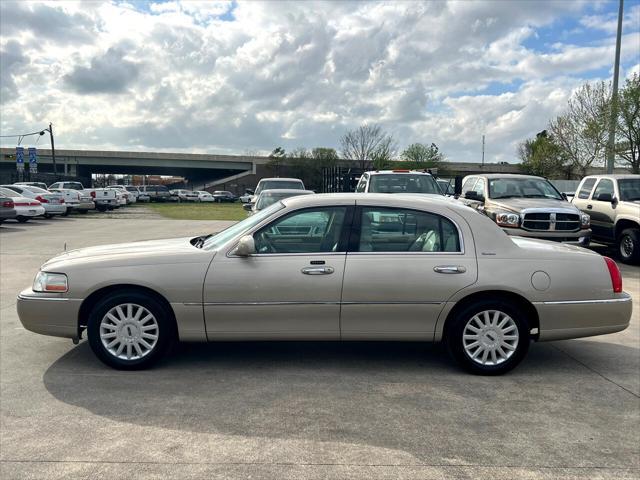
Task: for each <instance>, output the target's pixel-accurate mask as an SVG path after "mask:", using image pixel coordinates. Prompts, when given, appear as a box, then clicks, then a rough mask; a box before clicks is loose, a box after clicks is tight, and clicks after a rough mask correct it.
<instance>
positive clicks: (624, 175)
mask: <svg viewBox="0 0 640 480" xmlns="http://www.w3.org/2000/svg"><path fill="white" fill-rule="evenodd" d="M584 178H615V179H618V180H619V179H622V178H640V175H638V174H637V173H636V174H633V173H612V174H601V175H587V176H586V177H584ZM583 180H584V179H583Z"/></svg>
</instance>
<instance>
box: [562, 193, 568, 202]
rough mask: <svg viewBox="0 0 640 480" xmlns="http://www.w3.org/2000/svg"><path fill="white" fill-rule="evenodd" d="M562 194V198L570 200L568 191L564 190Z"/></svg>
mask: <svg viewBox="0 0 640 480" xmlns="http://www.w3.org/2000/svg"><path fill="white" fill-rule="evenodd" d="M560 195H562V198H563V199H564V200H567V201H569V197H567V194H566V193H564V192H562V193H561V194H560Z"/></svg>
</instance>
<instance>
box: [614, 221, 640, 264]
mask: <svg viewBox="0 0 640 480" xmlns="http://www.w3.org/2000/svg"><path fill="white" fill-rule="evenodd" d="M618 255H619V256H620V260H622V261H623V262H624V263H629V264H632V265H638V264H640V230H638V229H637V228H627V229H626V230H623V231H622V232H621V233H620V236H619V237H618Z"/></svg>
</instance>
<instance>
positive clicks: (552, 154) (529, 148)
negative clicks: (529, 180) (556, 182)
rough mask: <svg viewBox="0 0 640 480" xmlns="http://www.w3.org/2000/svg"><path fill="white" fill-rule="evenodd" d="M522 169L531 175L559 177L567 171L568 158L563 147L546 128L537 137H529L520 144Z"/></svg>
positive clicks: (519, 154) (519, 151)
mask: <svg viewBox="0 0 640 480" xmlns="http://www.w3.org/2000/svg"><path fill="white" fill-rule="evenodd" d="M518 156H519V157H520V160H521V161H522V169H523V170H524V172H526V173H528V174H530V175H538V176H540V177H557V176H560V175H561V174H562V173H563V172H564V171H565V163H566V158H565V157H564V155H563V152H562V149H561V148H560V147H559V146H558V145H557V144H556V143H555V142H554V140H553V138H552V137H551V136H550V135H549V134H548V133H547V131H546V130H543V131H542V132H540V133H538V134H537V135H536V138H534V139H527V140H525V141H524V142H522V143H521V144H520V145H519V146H518Z"/></svg>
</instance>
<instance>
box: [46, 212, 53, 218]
mask: <svg viewBox="0 0 640 480" xmlns="http://www.w3.org/2000/svg"><path fill="white" fill-rule="evenodd" d="M44 218H46V219H47V220H48V219H50V218H53V215H51V214H50V213H45V214H44Z"/></svg>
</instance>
